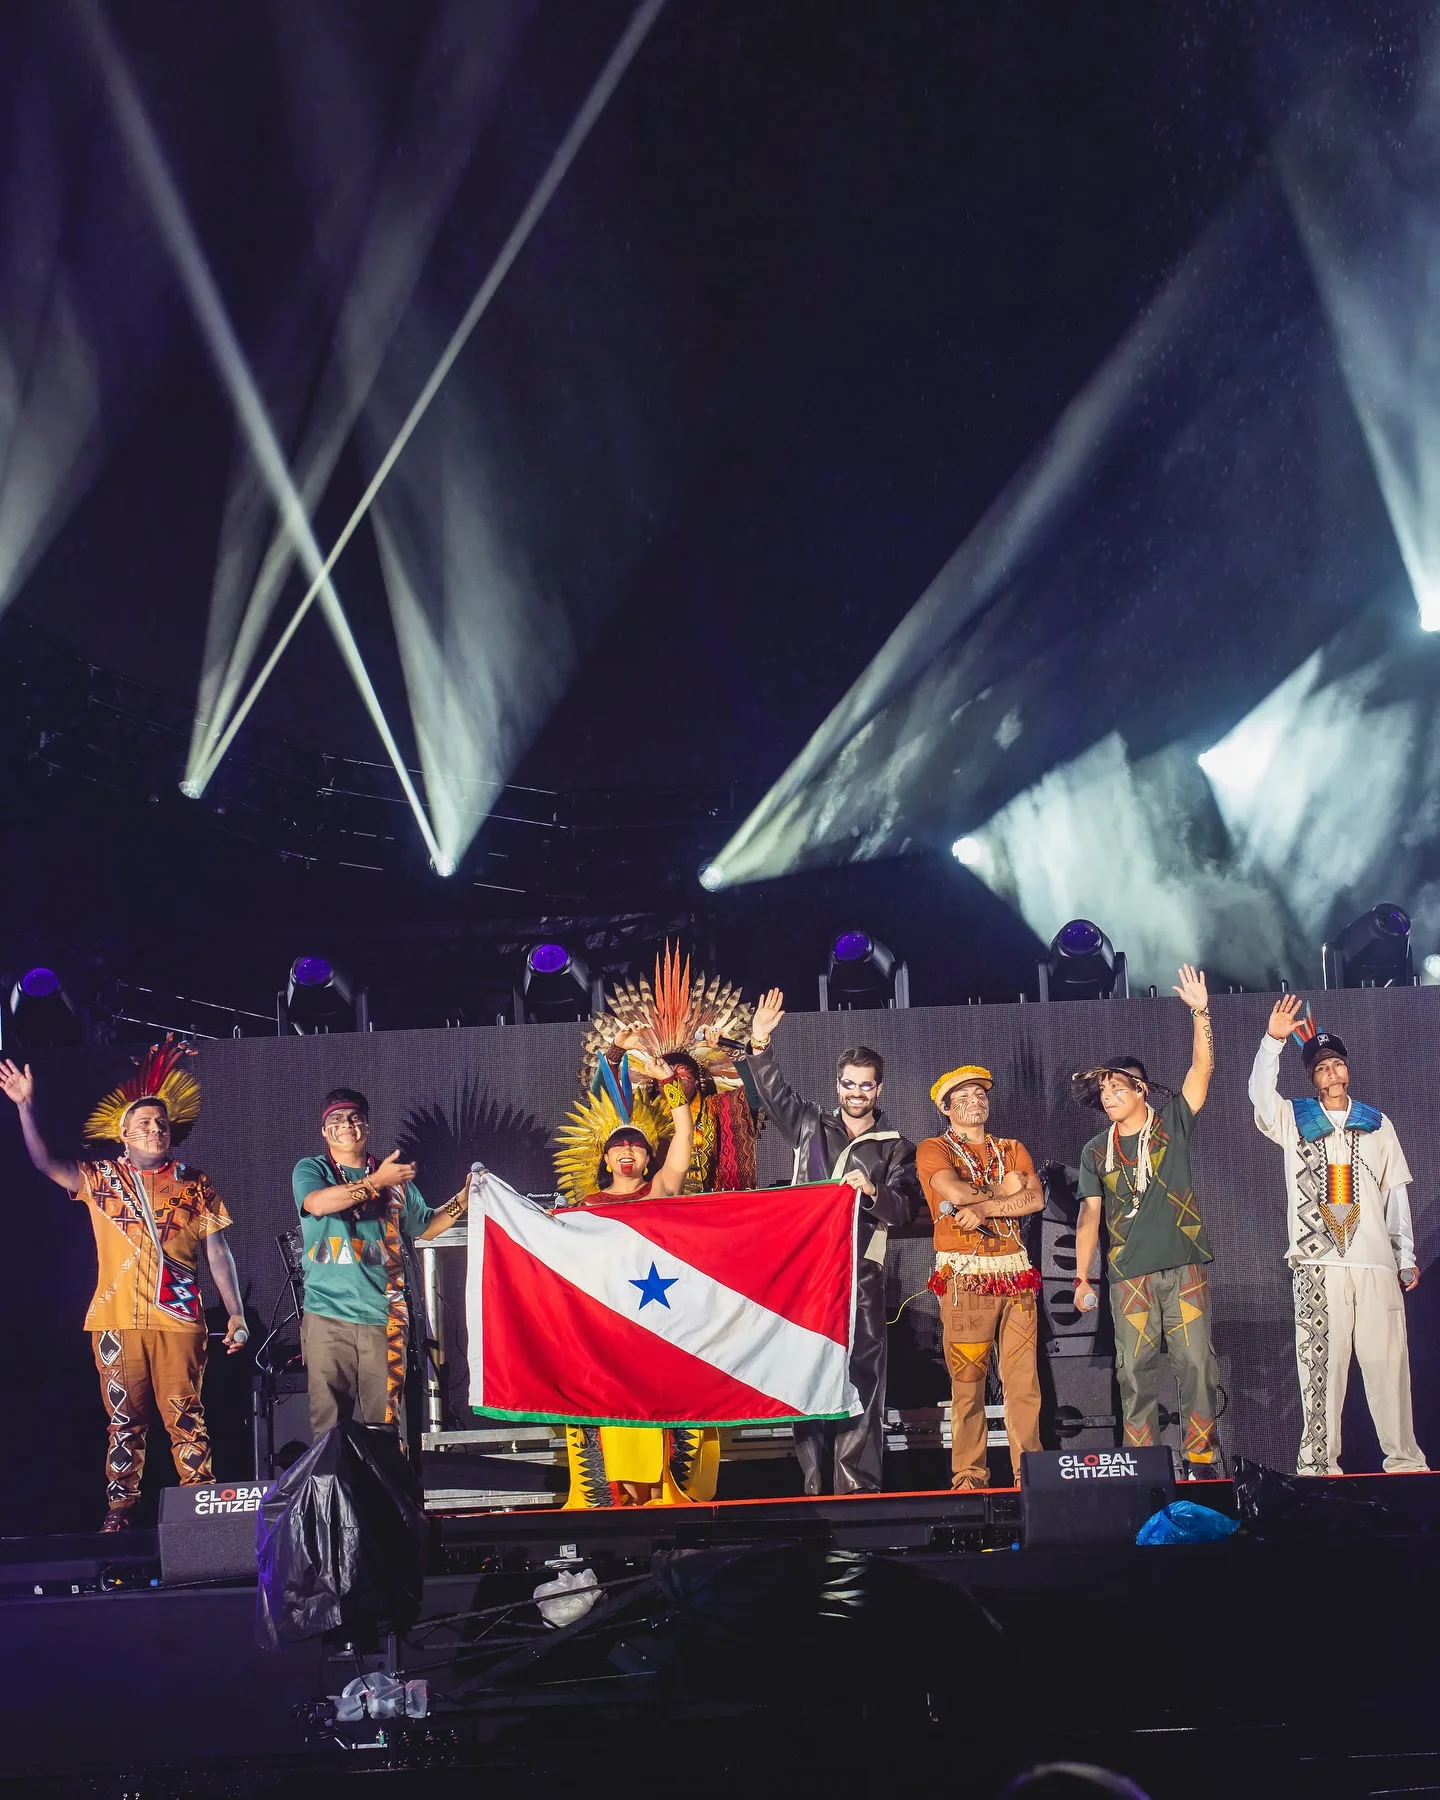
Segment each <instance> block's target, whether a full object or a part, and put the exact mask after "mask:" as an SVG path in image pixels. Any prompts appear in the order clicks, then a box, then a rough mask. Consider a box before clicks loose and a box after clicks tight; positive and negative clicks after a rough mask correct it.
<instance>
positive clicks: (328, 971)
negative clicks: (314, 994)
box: [290, 956, 335, 987]
mask: <svg viewBox="0 0 1440 1800" xmlns="http://www.w3.org/2000/svg"><path fill="white" fill-rule="evenodd" d="M290 973H291V975H292V976H293V977H294V978H295V985H296V987H324V985H325V983H326V982H327V981H329V979H330V978H331V976H332V975H333V974H334V973H335V971H334V969H332V968H331V967H330V964H329V963H328V962H326V960H325V958H324V957H323V956H301V957H297V958H296V961H295V966H294V968H293V969H291V971H290Z"/></svg>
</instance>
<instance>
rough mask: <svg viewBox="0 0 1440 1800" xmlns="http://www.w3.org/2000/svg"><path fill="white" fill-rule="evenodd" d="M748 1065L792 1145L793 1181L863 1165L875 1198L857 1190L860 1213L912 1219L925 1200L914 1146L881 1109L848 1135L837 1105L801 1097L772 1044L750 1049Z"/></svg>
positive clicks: (878, 1220) (880, 1220) (891, 1221)
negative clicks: (831, 1107) (868, 1124)
mask: <svg viewBox="0 0 1440 1800" xmlns="http://www.w3.org/2000/svg"><path fill="white" fill-rule="evenodd" d="M746 1068H747V1070H748V1072H749V1074H750V1076H751V1079H752V1080H753V1082H754V1084H755V1090H756V1092H757V1094H758V1095H759V1097H760V1101H761V1104H762V1105H763V1106H764V1108H765V1111H766V1112H767V1113H768V1114H769V1115H770V1117H771V1119H773V1120H774V1122H775V1127H776V1129H777V1130H778V1131H779V1133H780V1135H781V1137H783V1138H784V1139H785V1141H786V1142H787V1143H789V1144H793V1145H794V1146H795V1162H794V1170H793V1173H792V1175H791V1181H792V1183H794V1182H810V1181H837V1180H838V1179H839V1178H840V1176H842V1175H843V1174H844V1173H845V1171H846V1169H855V1168H859V1169H863V1170H864V1171H865V1173H866V1174H867V1175H868V1176H869V1177H870V1180H871V1181H872V1182H874V1184H875V1198H874V1199H873V1200H872V1199H871V1198H870V1197H869V1195H868V1194H862V1195H861V1196H860V1206H861V1212H862V1216H863V1217H864V1218H865V1219H866V1220H868V1222H869V1223H870V1224H871V1225H872V1226H893V1227H899V1226H904V1225H908V1224H910V1223H911V1221H912V1220H913V1219H914V1218H915V1216H916V1214H917V1212H918V1211H919V1210H920V1209H921V1207H922V1205H923V1199H922V1196H921V1192H920V1179H919V1177H918V1176H917V1175H916V1173H915V1146H914V1145H913V1144H912V1143H911V1142H910V1140H909V1138H907V1137H902V1136H901V1135H900V1133H899V1132H898V1131H896V1130H895V1128H894V1126H893V1125H891V1124H890V1123H889V1122H888V1121H887V1119H886V1117H885V1115H884V1113H882V1112H877V1113H876V1115H875V1120H874V1123H873V1124H872V1126H871V1127H870V1129H869V1131H867V1132H863V1133H861V1135H860V1136H859V1137H853V1138H852V1137H851V1136H850V1134H849V1132H848V1131H847V1130H846V1129H845V1122H844V1120H843V1119H842V1118H841V1117H840V1113H839V1109H838V1108H836V1109H834V1110H832V1111H830V1112H825V1111H823V1110H822V1109H821V1108H820V1107H819V1106H817V1105H816V1104H815V1102H814V1101H813V1100H802V1099H801V1098H800V1096H799V1095H798V1094H797V1093H796V1092H795V1090H794V1088H792V1087H791V1086H790V1084H789V1082H788V1081H786V1079H785V1077H784V1076H783V1075H782V1074H781V1073H780V1070H779V1068H778V1067H777V1065H776V1062H775V1054H774V1052H773V1050H769V1049H766V1050H757V1051H754V1052H753V1053H752V1054H751V1055H750V1057H749V1058H748V1060H747V1062H746ZM861 1235H862V1238H863V1237H864V1236H865V1235H866V1234H864V1233H862V1234H861Z"/></svg>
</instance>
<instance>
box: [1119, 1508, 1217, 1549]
mask: <svg viewBox="0 0 1440 1800" xmlns="http://www.w3.org/2000/svg"><path fill="white" fill-rule="evenodd" d="M1239 1529H1240V1522H1239V1520H1238V1519H1227V1518H1226V1517H1225V1515H1224V1513H1219V1512H1216V1510H1215V1508H1214V1507H1213V1506H1197V1505H1196V1503H1195V1502H1194V1501H1193V1500H1172V1501H1171V1502H1170V1504H1169V1506H1166V1507H1162V1508H1161V1510H1160V1511H1159V1512H1157V1513H1151V1515H1150V1517H1149V1518H1148V1519H1147V1520H1146V1521H1145V1523H1144V1524H1143V1525H1142V1526H1141V1527H1140V1529H1139V1531H1137V1532H1136V1534H1135V1542H1136V1543H1137V1544H1214V1543H1218V1542H1219V1541H1220V1539H1221V1538H1228V1537H1229V1536H1230V1534H1231V1532H1232V1531H1238V1530H1239Z"/></svg>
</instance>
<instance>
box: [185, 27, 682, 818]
mask: <svg viewBox="0 0 1440 1800" xmlns="http://www.w3.org/2000/svg"><path fill="white" fill-rule="evenodd" d="M664 5H665V0H642V4H641V5H639V6H638V7H637V8H636V9H635V12H634V13H633V15H632V16H631V19H630V23H629V24H628V25H627V26H626V28H625V30H624V31H623V32H622V33H621V36H620V39H619V42H618V43H617V44H616V46H615V48H614V49H613V50H612V51H611V53H610V57H609V60H608V61H607V62H606V64H605V66H604V68H603V69H602V70H601V71H600V74H599V75H598V76H597V77H596V80H595V83H594V86H593V87H592V88H591V89H590V92H589V93H588V94H587V95H586V97H585V101H584V103H583V104H582V106H581V108H580V110H579V112H578V113H577V114H576V115H575V118H574V120H573V121H572V122H571V125H570V129H569V130H568V131H567V132H566V133H565V136H564V137H563V138H562V139H561V141H560V145H559V148H558V149H557V150H556V152H555V154H554V156H553V157H552V158H551V160H550V165H549V167H548V168H547V169H546V171H545V173H544V175H543V176H542V177H541V178H540V181H539V184H538V185H537V186H536V188H535V191H534V192H533V193H532V194H531V196H530V199H529V200H528V201H527V203H526V205H525V209H524V211H523V212H522V213H521V215H520V217H519V219H517V220H516V222H515V225H514V227H513V228H512V230H511V232H510V235H509V237H508V238H507V239H506V240H505V243H504V244H503V245H502V247H501V249H500V253H499V255H498V256H497V257H496V258H495V261H494V263H493V264H492V265H491V268H490V271H489V273H488V274H487V275H486V277H485V279H484V281H483V282H481V284H480V287H479V288H478V290H477V291H476V294H475V297H474V299H472V300H471V302H470V305H469V306H468V307H467V308H466V310H465V314H464V316H463V318H462V319H461V320H460V323H459V324H458V325H457V326H456V327H455V330H454V332H453V333H452V334H451V337H450V341H449V343H448V344H447V345H446V346H445V349H444V350H443V351H442V352H441V355H440V359H439V361H438V362H437V363H436V364H435V367H434V368H433V369H432V370H431V372H430V376H429V378H428V380H427V381H426V382H425V385H424V386H423V387H422V388H421V390H420V392H419V394H418V395H417V396H416V398H415V402H414V404H413V405H412V406H411V408H410V411H409V413H408V414H407V415H406V418H405V420H404V423H403V424H402V425H401V426H400V429H399V431H398V432H397V433H396V435H395V438H394V441H393V442H392V443H391V445H390V447H389V448H388V449H387V450H386V452H385V454H384V455H383V456H382V457H381V458H380V461H379V463H378V464H377V466H376V469H375V473H374V474H373V475H372V476H371V478H370V482H369V485H368V486H367V487H366V489H365V491H364V493H363V494H362V495H361V496H360V499H359V501H358V502H357V503H356V506H355V509H354V511H353V512H352V513H351V514H350V517H349V518H348V519H347V520H346V521H345V524H344V525H343V526H342V527H341V530H340V533H339V536H338V537H337V538H336V539H335V542H334V543H333V544H332V545H331V547H330V551H329V554H328V555H327V556H326V557H325V558H324V559H323V561H322V562H320V564H319V566H318V567H316V568H315V569H313V570H311V571H307V572H309V573H310V576H311V580H310V586H309V587H308V588H307V589H306V591H305V594H304V595H303V597H302V598H301V600H300V604H299V605H298V606H297V607H296V609H295V612H294V614H293V615H292V617H291V619H290V621H289V623H288V624H287V625H286V627H285V629H284V631H282V632H281V634H280V637H279V639H278V641H277V642H276V644H275V646H274V648H273V649H272V650H271V652H270V654H269V656H268V657H266V659H265V662H264V665H263V666H262V667H261V670H260V672H259V674H258V675H257V676H256V678H255V680H254V681H253V682H252V683H251V684H250V687H249V688H248V689H247V690H246V693H245V697H244V699H243V700H241V702H240V704H239V705H238V706H237V707H236V709H235V711H234V713H233V714H232V715H231V717H230V720H229V722H228V723H227V724H226V726H225V728H224V730H223V731H222V732H221V733H220V734H219V736H218V737H217V738H216V740H215V743H214V747H213V749H212V750H210V752H209V753H208V755H207V756H206V758H205V764H204V777H203V778H204V780H206V781H208V780H209V778H210V776H211V774H213V773H214V770H215V769H216V767H217V766H218V765H219V763H220V761H221V759H222V758H223V757H224V755H225V753H226V751H227V750H228V749H229V748H230V746H231V744H232V743H233V742H234V741H235V734H236V733H237V732H238V731H239V729H240V727H241V725H242V724H243V723H244V722H245V719H246V717H247V716H248V714H249V712H250V709H251V708H252V707H253V706H254V704H255V701H256V700H257V699H258V697H259V695H260V692H261V690H262V689H263V688H264V686H265V683H266V682H267V681H268V680H269V679H270V675H271V672H272V671H273V670H274V668H275V665H276V664H277V663H278V662H279V660H280V658H281V657H282V656H283V655H284V654H285V651H286V649H287V647H288V646H289V643H290V640H291V639H292V638H293V637H294V635H295V633H296V631H297V630H298V629H299V627H300V624H301V621H302V620H303V619H304V617H305V615H306V613H307V612H308V611H309V610H310V607H311V605H312V603H313V602H314V601H315V600H316V599H317V598H323V596H324V592H325V583H326V581H327V579H328V577H329V574H330V571H331V570H332V569H333V568H334V566H335V564H336V562H337V561H338V560H339V558H340V557H341V556H342V555H343V554H344V551H345V547H346V545H347V544H348V543H349V542H350V540H351V538H352V537H354V535H355V533H356V531H357V530H358V529H359V527H360V524H361V522H362V521H363V520H364V518H365V516H366V514H367V513H368V512H369V511H370V508H371V507H372V506H373V505H374V503H375V497H376V495H377V494H378V493H379V492H380V490H381V488H382V487H383V486H384V485H385V482H386V480H387V479H388V477H389V475H390V471H391V470H392V469H393V468H394V467H395V464H396V462H397V461H398V460H399V458H400V456H401V454H402V453H403V452H404V449H405V446H406V445H407V444H408V443H409V442H410V439H411V438H412V437H413V436H414V434H415V430H416V428H417V426H418V425H419V424H420V421H421V420H422V419H423V418H424V416H425V414H426V412H427V411H428V410H429V407H430V404H431V402H432V401H433V400H434V398H435V396H436V394H437V393H438V392H439V391H440V388H441V385H442V384H443V383H444V381H445V378H446V377H447V376H448V375H449V373H450V371H451V369H452V368H453V367H454V366H455V363H456V361H457V360H458V358H459V356H460V353H461V351H462V350H463V349H464V348H465V346H466V344H467V343H468V342H469V340H470V338H471V336H472V334H473V333H474V331H475V328H476V326H477V325H479V323H480V321H481V319H482V318H483V317H484V316H485V313H486V311H487V310H488V309H489V306H490V302H491V301H492V300H493V299H494V297H495V295H496V293H497V292H498V291H499V288H500V284H501V283H502V282H503V281H504V279H505V277H506V275H507V274H508V273H509V272H510V269H511V266H512V265H513V264H514V262H515V260H516V258H517V257H518V256H519V254H520V252H521V251H522V250H523V249H524V247H525V245H526V243H527V242H528V241H529V238H530V235H531V233H532V232H533V231H534V229H535V227H536V225H538V224H539V222H540V219H541V216H542V215H543V213H544V211H545V209H546V207H547V206H548V205H549V204H550V201H551V199H552V197H553V196H554V193H555V190H556V189H557V188H558V187H559V185H560V183H561V181H562V180H563V179H564V178H565V175H566V173H567V171H568V170H569V168H570V165H571V164H572V163H573V162H574V160H575V158H576V156H577V155H578V154H579V153H580V150H581V148H582V146H583V145H584V143H585V140H586V139H587V138H588V137H589V135H590V133H591V131H592V130H593V129H594V126H595V124H596V122H597V121H598V120H599V118H600V115H601V114H602V113H603V112H604V110H605V107H606V105H607V104H608V103H609V100H610V97H611V95H612V94H613V93H614V92H615V89H616V88H617V87H618V86H619V83H620V80H621V77H622V76H623V75H624V73H625V71H626V69H628V68H629V66H630V64H631V62H632V61H633V60H634V58H635V56H636V55H637V53H638V52H639V50H640V47H641V45H642V44H643V43H644V42H645V39H646V38H647V37H648V36H649V33H650V29H651V27H652V26H653V25H654V23H655V21H656V19H657V18H659V16H660V13H661V11H662V10H663V8H664ZM432 853H433V852H432Z"/></svg>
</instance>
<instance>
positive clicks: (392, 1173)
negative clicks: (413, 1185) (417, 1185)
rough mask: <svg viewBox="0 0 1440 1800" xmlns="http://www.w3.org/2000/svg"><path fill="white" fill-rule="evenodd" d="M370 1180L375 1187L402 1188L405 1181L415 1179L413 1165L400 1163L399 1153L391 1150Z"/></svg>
mask: <svg viewBox="0 0 1440 1800" xmlns="http://www.w3.org/2000/svg"><path fill="white" fill-rule="evenodd" d="M370 1179H371V1180H372V1181H373V1182H374V1183H375V1185H376V1186H377V1187H404V1185H405V1183H406V1182H407V1181H413V1180H414V1179H415V1165H414V1163H411V1162H401V1160H400V1152H399V1151H398V1150H392V1151H391V1152H390V1154H389V1155H388V1156H387V1157H386V1158H385V1160H384V1162H382V1163H381V1164H380V1166H379V1168H378V1169H376V1171H375V1173H374V1174H373V1175H372V1176H371V1177H370Z"/></svg>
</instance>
